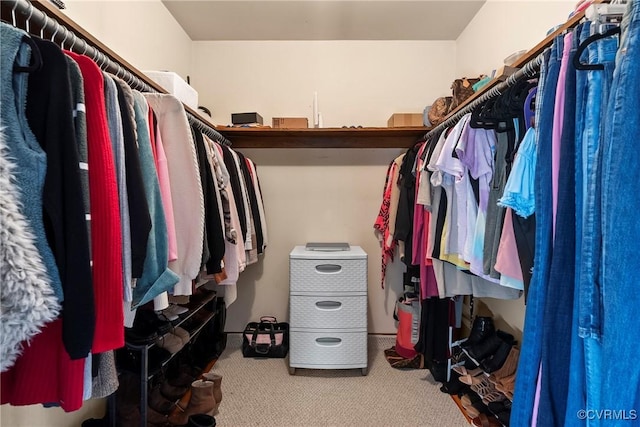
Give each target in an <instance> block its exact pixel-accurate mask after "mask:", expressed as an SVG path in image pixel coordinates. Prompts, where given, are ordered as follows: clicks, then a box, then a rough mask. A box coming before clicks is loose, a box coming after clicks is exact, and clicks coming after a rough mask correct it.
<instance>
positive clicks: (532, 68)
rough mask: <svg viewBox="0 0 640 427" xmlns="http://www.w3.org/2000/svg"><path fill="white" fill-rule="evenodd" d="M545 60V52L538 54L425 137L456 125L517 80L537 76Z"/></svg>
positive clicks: (425, 138) (426, 137)
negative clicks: (466, 115)
mask: <svg viewBox="0 0 640 427" xmlns="http://www.w3.org/2000/svg"><path fill="white" fill-rule="evenodd" d="M543 60H544V52H543V53H541V54H539V55H538V56H536V57H535V58H534V59H532V60H531V61H529V62H527V63H526V64H525V65H524V66H523V67H522V68H520V69H519V70H518V71H516V72H515V73H513V74H512V75H510V76H509V77H508V78H507V80H505V81H504V82H502V83H500V84H499V85H497V86H495V87H493V88H491V89H489V90H488V91H487V92H486V93H484V94H482V95H480V97H478V99H475V100H473V101H471V103H469V104H468V105H466V106H464V107H463V108H462V109H461V110H460V111H458V112H456V113H455V114H454V115H453V116H451V117H449V118H448V119H447V120H445V121H444V122H442V123H440V124H439V125H438V126H436V127H434V128H433V129H431V130H430V131H429V132H427V134H426V135H425V136H424V138H423V139H424V140H428V138H430V137H431V136H432V135H434V134H435V133H436V132H439V131H440V130H443V129H445V128H448V127H450V126H453V125H455V124H456V123H458V121H460V119H461V118H462V117H463V116H464V115H465V114H468V113H470V112H472V111H473V110H475V109H476V108H477V107H479V106H481V105H482V104H484V103H485V102H487V101H488V100H490V99H492V98H496V97H498V96H500V95H502V94H503V93H504V91H505V90H506V89H507V88H509V87H511V86H513V85H515V84H516V82H518V81H519V80H520V79H522V78H532V77H535V76H536V74H537V73H538V70H540V65H541V64H542V61H543Z"/></svg>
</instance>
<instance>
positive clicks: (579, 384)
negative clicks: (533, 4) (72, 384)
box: [565, 21, 591, 427]
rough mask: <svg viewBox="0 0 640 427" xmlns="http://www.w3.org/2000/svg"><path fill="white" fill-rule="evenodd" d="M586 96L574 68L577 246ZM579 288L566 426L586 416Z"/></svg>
mask: <svg viewBox="0 0 640 427" xmlns="http://www.w3.org/2000/svg"><path fill="white" fill-rule="evenodd" d="M590 33H591V23H590V22H588V21H587V22H585V23H584V24H582V25H580V26H578V27H577V28H576V35H578V43H579V44H580V43H582V42H584V40H586V39H587V38H588V37H589V35H590ZM588 56H589V55H588V54H587V52H584V53H583V55H582V57H581V60H582V62H588ZM587 97H588V84H587V74H586V72H584V71H576V116H575V130H576V142H575V162H576V170H575V179H576V192H575V195H576V198H575V200H576V248H580V247H581V246H582V220H581V218H582V209H583V205H584V197H583V196H584V194H585V193H584V191H582V190H581V189H582V186H583V183H584V182H585V181H584V178H583V177H584V174H583V169H582V130H583V129H584V125H585V116H586V115H587ZM575 256H576V258H575V265H576V269H575V274H574V281H575V283H579V277H580V265H581V262H582V254H581V251H579V250H578V251H576V253H575ZM579 301H580V299H579V292H575V293H574V297H573V320H572V323H571V356H570V357H571V362H570V364H571V367H572V369H571V376H570V377H569V389H568V391H567V409H566V414H565V426H567V427H569V426H584V425H585V420H583V419H580V418H579V417H577V416H576V414H577V413H578V411H579V410H581V409H584V408H585V407H586V375H585V359H584V345H583V344H584V343H583V340H582V338H581V337H580V336H579V335H578V310H579Z"/></svg>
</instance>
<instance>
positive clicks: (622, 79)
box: [601, 1, 640, 425]
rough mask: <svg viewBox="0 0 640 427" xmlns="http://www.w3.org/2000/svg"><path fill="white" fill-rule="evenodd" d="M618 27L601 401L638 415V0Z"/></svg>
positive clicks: (607, 135)
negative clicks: (618, 42)
mask: <svg viewBox="0 0 640 427" xmlns="http://www.w3.org/2000/svg"><path fill="white" fill-rule="evenodd" d="M621 27H622V34H621V37H620V48H619V49H618V52H617V56H616V64H615V71H614V74H613V83H612V87H611V93H610V97H609V103H608V105H607V113H606V120H605V128H604V139H603V144H602V147H603V150H602V174H601V179H602V181H601V183H602V199H601V202H602V204H601V208H602V258H601V260H602V261H601V268H602V270H601V277H602V279H603V281H602V308H603V312H602V314H603V317H602V381H603V382H602V389H601V392H602V394H601V397H602V400H601V405H602V408H603V409H611V410H625V411H627V413H628V412H629V411H631V410H636V411H637V412H638V414H637V416H638V417H639V418H640V387H639V384H640V365H639V364H638V360H637V358H636V357H635V351H636V346H637V344H638V343H639V342H640V286H639V284H638V279H637V274H638V271H639V268H640V257H639V256H638V244H639V242H640V221H639V220H638V213H639V212H640V181H639V180H638V179H637V178H636V177H635V176H634V175H635V174H637V172H638V171H639V170H640V149H638V141H639V140H640V117H639V115H638V112H639V111H640V84H638V82H639V81H640V2H638V1H632V2H629V3H628V6H627V13H626V14H625V16H624V18H623V20H622V25H621ZM626 351H631V352H633V353H632V354H630V355H629V356H625V355H623V354H624V352H626ZM637 423H638V421H635V422H632V423H629V422H628V421H627V424H625V425H632V424H635V425H637ZM621 424H622V422H620V425H621Z"/></svg>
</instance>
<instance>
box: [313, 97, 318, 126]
mask: <svg viewBox="0 0 640 427" xmlns="http://www.w3.org/2000/svg"><path fill="white" fill-rule="evenodd" d="M313 126H314V127H318V92H313Z"/></svg>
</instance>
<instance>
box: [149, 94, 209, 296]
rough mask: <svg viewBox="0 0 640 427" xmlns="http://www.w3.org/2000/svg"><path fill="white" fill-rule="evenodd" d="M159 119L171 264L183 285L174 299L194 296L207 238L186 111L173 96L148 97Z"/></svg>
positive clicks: (198, 173)
mask: <svg viewBox="0 0 640 427" xmlns="http://www.w3.org/2000/svg"><path fill="white" fill-rule="evenodd" d="M144 97H145V98H146V100H147V102H148V103H149V106H150V107H151V108H152V109H153V111H154V112H155V113H156V115H157V117H158V124H159V127H160V135H161V137H162V143H163V145H164V150H165V153H166V156H167V160H168V166H169V178H170V180H171V196H172V199H173V214H174V220H175V226H176V236H177V243H178V259H176V260H175V261H172V262H170V263H169V268H170V269H171V270H172V271H173V272H174V273H176V274H177V275H178V276H179V278H180V282H179V283H178V284H177V285H176V286H175V288H174V290H173V294H174V295H191V293H192V284H191V281H192V280H193V279H195V278H196V276H197V275H198V272H199V271H200V262H201V260H202V244H203V236H204V216H205V208H204V198H203V195H202V184H201V182H200V168H199V166H198V156H197V153H196V148H195V146H194V143H193V137H192V135H191V130H190V128H189V123H188V121H187V116H186V113H185V111H184V107H183V105H182V103H181V102H180V101H178V99H177V98H176V97H174V96H172V95H166V94H155V93H145V94H144Z"/></svg>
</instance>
